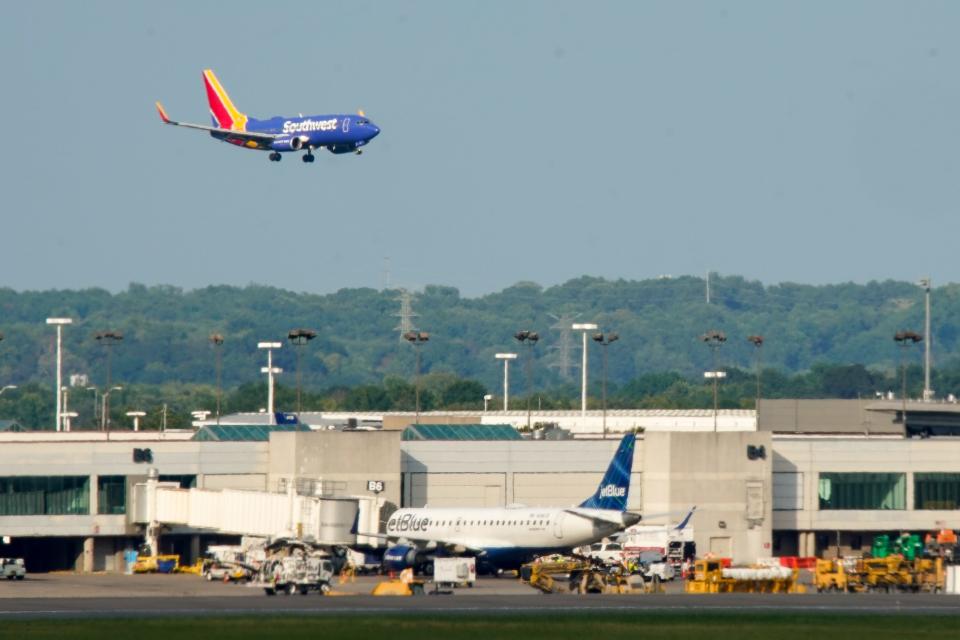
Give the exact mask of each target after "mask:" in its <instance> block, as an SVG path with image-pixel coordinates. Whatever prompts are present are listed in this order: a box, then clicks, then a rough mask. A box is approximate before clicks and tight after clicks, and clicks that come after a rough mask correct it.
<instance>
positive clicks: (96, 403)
mask: <svg viewBox="0 0 960 640" xmlns="http://www.w3.org/2000/svg"><path fill="white" fill-rule="evenodd" d="M87 391H93V424H94V425H98V424H100V420H99V419H98V418H97V410H98V409H99V407H100V401H99V400H98V399H97V398H98V397H99V396H100V390H99V389H97V388H96V387H87Z"/></svg>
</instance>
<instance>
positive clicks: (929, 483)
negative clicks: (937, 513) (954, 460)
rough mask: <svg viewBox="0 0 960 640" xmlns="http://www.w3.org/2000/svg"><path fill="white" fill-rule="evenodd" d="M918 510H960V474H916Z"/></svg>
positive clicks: (914, 488) (916, 503) (915, 491)
mask: <svg viewBox="0 0 960 640" xmlns="http://www.w3.org/2000/svg"><path fill="white" fill-rule="evenodd" d="M913 503H914V507H915V508H916V509H950V510H953V509H960V473H914V474H913Z"/></svg>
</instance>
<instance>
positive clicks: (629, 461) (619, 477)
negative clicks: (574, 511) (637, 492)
mask: <svg viewBox="0 0 960 640" xmlns="http://www.w3.org/2000/svg"><path fill="white" fill-rule="evenodd" d="M636 439H637V436H636V435H634V434H632V433H628V434H627V435H625V436H623V440H621V441H620V446H619V447H618V448H617V453H616V454H615V455H614V456H613V460H611V461H610V466H609V467H607V472H606V473H605V474H604V475H603V480H601V481H600V486H599V487H597V491H596V493H594V494H593V495H592V496H590V497H589V498H587V499H586V500H584V501H583V502H582V503H581V504H580V506H581V507H583V508H584V509H609V510H612V511H626V510H627V496H628V494H629V493H630V473H631V471H632V470H633V448H634V444H635V443H636Z"/></svg>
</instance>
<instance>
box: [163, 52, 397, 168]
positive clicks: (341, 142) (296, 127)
mask: <svg viewBox="0 0 960 640" xmlns="http://www.w3.org/2000/svg"><path fill="white" fill-rule="evenodd" d="M203 84H204V85H205V86H206V89H207V101H208V102H209V103H210V116H211V117H212V118H213V126H212V127H207V126H204V125H202V124H190V123H188V122H177V121H175V120H171V119H170V118H169V117H168V116H167V112H166V110H164V108H163V105H161V104H160V103H159V102H158V103H157V111H159V112H160V119H161V120H163V123H164V124H172V125H176V126H178V127H187V128H190V129H200V130H201V131H209V132H210V135H211V136H213V137H214V138H216V139H217V140H223V141H224V142H229V143H230V144H234V145H237V146H238V147H246V148H248V149H259V150H261V151H270V160H272V161H273V162H279V161H280V158H281V157H282V156H281V155H280V154H281V153H284V152H287V151H303V152H304V155H303V161H304V162H313V150H314V149H323V148H324V147H326V149H327V150H329V151H330V152H331V153H336V154H340V153H350V152H355V153H357V154H360V153H363V151H362V149H361V148H360V147H362V146H363V145H365V144H367V143H368V142H370V141H371V140H373V139H374V138H376V137H377V134H379V133H380V129H379V128H378V127H377V126H376V125H375V124H373V123H372V122H370V120H369V119H367V117H366V116H365V115H364V114H363V111H360V112H358V115H344V114H334V115H325V116H306V117H304V116H303V114H301V115H299V116H297V117H296V118H284V117H282V116H274V117H273V118H270V119H268V120H257V119H256V118H251V117H249V116H247V115H246V114H245V113H240V111H239V110H238V109H237V108H236V107H235V106H234V105H233V102H232V101H231V100H230V96H228V95H227V92H226V91H225V90H224V88H223V85H221V84H220V81H219V80H217V76H216V75H214V73H213V71H211V70H210V69H207V70H205V71H204V72H203Z"/></svg>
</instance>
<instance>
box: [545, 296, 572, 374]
mask: <svg viewBox="0 0 960 640" xmlns="http://www.w3.org/2000/svg"><path fill="white" fill-rule="evenodd" d="M547 315H549V316H550V317H551V318H553V319H554V320H556V323H555V324H552V325H550V328H551V329H556V330H558V331H559V332H560V340H559V341H558V342H557V344H556V345H554V346H552V347H550V351H552V352H553V355H552V357H551V358H550V363H549V364H548V365H547V366H548V367H550V368H551V369H556V370H557V373H559V374H560V377H561V378H562V379H563V380H564V381H566V382H571V381H572V380H573V370H574V369H579V368H580V366H579V365H578V364H576V362H575V361H574V359H573V352H574V349H575V347H574V340H573V329H572V328H571V326H572V325H573V321H574V320H576V319H577V318H578V317H580V314H579V313H566V314H562V315H559V316H558V315H557V314H555V313H550V314H547Z"/></svg>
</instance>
